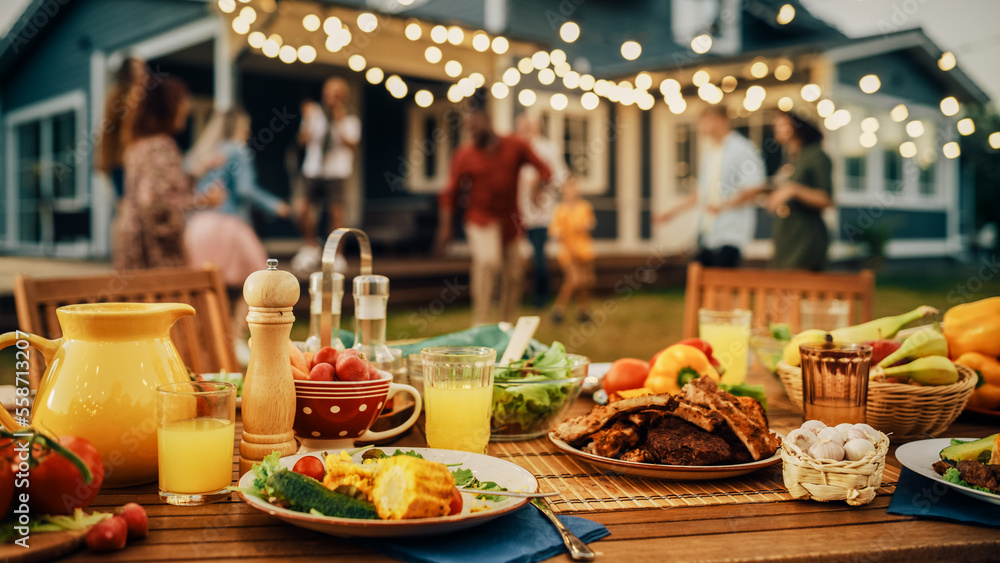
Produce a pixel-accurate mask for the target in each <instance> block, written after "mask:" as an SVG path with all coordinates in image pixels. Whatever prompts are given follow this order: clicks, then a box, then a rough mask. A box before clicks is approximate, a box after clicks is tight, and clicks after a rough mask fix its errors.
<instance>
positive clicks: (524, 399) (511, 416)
mask: <svg viewBox="0 0 1000 563" xmlns="http://www.w3.org/2000/svg"><path fill="white" fill-rule="evenodd" d="M559 348H560V349H561V348H562V347H561V346H559ZM550 360H554V361H551V363H549V364H548V365H544V364H546V360H545V354H542V355H541V356H538V357H536V358H533V359H532V360H527V361H518V362H514V363H512V364H511V365H510V366H507V367H500V366H497V368H496V371H495V372H494V376H493V413H492V416H491V419H490V440H491V441H493V442H515V441H518V440H530V439H532V438H537V437H539V436H544V435H546V434H548V432H549V430H550V429H551V428H552V427H553V426H554V425H556V424H557V423H559V422H561V421H562V420H563V419H564V418H565V417H566V413H567V412H568V411H569V409H570V407H571V406H573V402H574V401H576V398H577V397H578V396H579V395H580V391H581V389H582V388H583V380H584V379H585V378H586V377H587V370H588V369H589V367H590V358H588V357H586V356H580V355H577V354H564V353H562V352H561V351H560V352H559V354H558V357H556V358H550ZM535 361H537V362H538V363H539V365H537V366H534V365H531V362H535Z"/></svg>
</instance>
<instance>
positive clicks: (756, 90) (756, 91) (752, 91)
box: [747, 85, 767, 101]
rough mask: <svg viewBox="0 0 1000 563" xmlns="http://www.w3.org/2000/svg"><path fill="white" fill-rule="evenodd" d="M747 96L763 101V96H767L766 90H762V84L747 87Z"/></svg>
mask: <svg viewBox="0 0 1000 563" xmlns="http://www.w3.org/2000/svg"><path fill="white" fill-rule="evenodd" d="M747 97H748V98H751V99H754V100H760V101H763V100H764V98H765V97H767V90H764V87H763V86H756V85H754V86H751V87H749V88H747Z"/></svg>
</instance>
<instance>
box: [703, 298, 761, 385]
mask: <svg viewBox="0 0 1000 563" xmlns="http://www.w3.org/2000/svg"><path fill="white" fill-rule="evenodd" d="M698 336H699V337H700V338H701V339H702V340H704V341H706V342H708V343H709V344H711V345H712V351H713V353H714V356H715V357H716V359H718V360H719V363H720V364H722V367H723V368H724V369H725V373H723V374H722V382H723V383H728V384H731V385H739V384H740V383H743V382H744V381H745V380H746V377H747V363H748V360H749V350H750V311H747V310H745V309H734V310H732V311H711V310H708V309H698Z"/></svg>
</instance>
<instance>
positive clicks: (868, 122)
mask: <svg viewBox="0 0 1000 563" xmlns="http://www.w3.org/2000/svg"><path fill="white" fill-rule="evenodd" d="M878 126H879V123H878V118H877V117H866V118H864V119H862V120H861V130H862V131H864V132H865V133H874V132H876V131H878Z"/></svg>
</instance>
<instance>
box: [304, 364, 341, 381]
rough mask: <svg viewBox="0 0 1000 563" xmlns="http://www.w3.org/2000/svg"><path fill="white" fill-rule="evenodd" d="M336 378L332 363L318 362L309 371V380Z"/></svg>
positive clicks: (330, 379) (331, 379)
mask: <svg viewBox="0 0 1000 563" xmlns="http://www.w3.org/2000/svg"><path fill="white" fill-rule="evenodd" d="M334 379H336V377H335V375H334V371H333V366H331V365H330V364H316V365H315V366H313V368H312V370H311V371H310V372H309V381H333V380H334Z"/></svg>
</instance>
